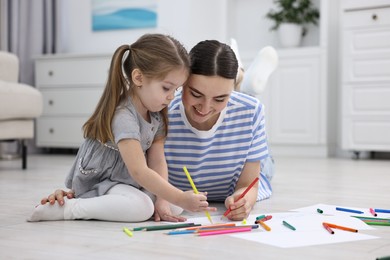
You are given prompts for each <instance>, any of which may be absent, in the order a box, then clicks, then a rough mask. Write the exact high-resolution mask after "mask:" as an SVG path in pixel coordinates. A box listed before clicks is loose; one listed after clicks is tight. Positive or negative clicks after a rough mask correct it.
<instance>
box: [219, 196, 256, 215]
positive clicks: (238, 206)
mask: <svg viewBox="0 0 390 260" xmlns="http://www.w3.org/2000/svg"><path fill="white" fill-rule="evenodd" d="M238 196H239V195H237V196H235V197H237V198H235V197H234V195H232V196H229V197H227V198H226V200H225V206H226V208H227V209H229V208H230V209H231V211H230V213H229V214H228V215H227V216H226V217H227V218H228V219H230V220H233V221H241V220H243V219H245V218H247V217H248V216H249V213H250V212H251V209H252V206H251V204H250V203H249V202H248V201H247V200H246V199H245V197H243V198H241V199H239V200H238V201H236V202H234V200H235V199H238Z"/></svg>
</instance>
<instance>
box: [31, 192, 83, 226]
mask: <svg viewBox="0 0 390 260" xmlns="http://www.w3.org/2000/svg"><path fill="white" fill-rule="evenodd" d="M64 201H65V204H64V205H63V206H60V204H58V203H57V202H56V203H55V204H54V205H50V204H49V203H46V204H45V205H38V206H36V207H35V208H34V210H33V213H32V214H31V216H30V217H29V218H28V219H27V221H28V222H36V221H45V220H68V219H73V218H72V214H70V212H71V210H70V209H71V208H72V207H73V205H74V203H75V202H76V201H77V199H70V200H69V199H67V198H64Z"/></svg>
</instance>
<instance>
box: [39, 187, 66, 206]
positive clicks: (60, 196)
mask: <svg viewBox="0 0 390 260" xmlns="http://www.w3.org/2000/svg"><path fill="white" fill-rule="evenodd" d="M64 197H67V198H68V199H73V198H74V191H73V190H69V191H64V190H61V189H58V190H56V191H55V192H54V193H52V194H50V195H49V196H47V197H46V198H43V199H42V200H41V204H42V205H45V204H46V203H48V202H49V203H50V204H51V205H53V204H54V203H56V201H57V202H58V204H60V205H61V206H62V205H64V204H65V201H64Z"/></svg>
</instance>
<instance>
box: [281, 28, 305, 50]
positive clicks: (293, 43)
mask: <svg viewBox="0 0 390 260" xmlns="http://www.w3.org/2000/svg"><path fill="white" fill-rule="evenodd" d="M302 30H303V28H302V26H301V25H299V24H295V23H282V24H280V26H279V29H278V37H279V41H280V45H281V46H282V47H285V48H291V47H298V46H300V45H301V41H302Z"/></svg>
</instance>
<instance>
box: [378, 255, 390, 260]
mask: <svg viewBox="0 0 390 260" xmlns="http://www.w3.org/2000/svg"><path fill="white" fill-rule="evenodd" d="M375 260H390V255H389V256H382V257H377V258H376V259H375Z"/></svg>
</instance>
